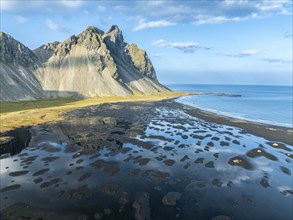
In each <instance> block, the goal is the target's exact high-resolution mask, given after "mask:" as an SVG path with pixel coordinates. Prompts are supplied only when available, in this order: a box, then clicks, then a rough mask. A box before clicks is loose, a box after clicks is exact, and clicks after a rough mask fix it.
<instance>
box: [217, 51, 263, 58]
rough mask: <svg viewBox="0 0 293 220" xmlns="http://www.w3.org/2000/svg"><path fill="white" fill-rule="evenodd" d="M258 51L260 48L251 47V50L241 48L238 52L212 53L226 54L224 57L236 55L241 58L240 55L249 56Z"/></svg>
mask: <svg viewBox="0 0 293 220" xmlns="http://www.w3.org/2000/svg"><path fill="white" fill-rule="evenodd" d="M259 52H260V50H257V49H252V50H243V51H241V52H239V53H235V54H233V53H214V55H220V56H226V57H238V58H242V57H250V56H253V55H256V54H258V53H259Z"/></svg>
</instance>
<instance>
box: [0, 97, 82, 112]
mask: <svg viewBox="0 0 293 220" xmlns="http://www.w3.org/2000/svg"><path fill="white" fill-rule="evenodd" d="M77 101H80V100H78V99H73V98H58V99H37V100H30V101H19V102H0V113H8V112H17V111H23V110H29V109H41V108H49V107H56V106H62V105H66V104H69V103H73V102H77Z"/></svg>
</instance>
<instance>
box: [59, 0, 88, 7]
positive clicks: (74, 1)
mask: <svg viewBox="0 0 293 220" xmlns="http://www.w3.org/2000/svg"><path fill="white" fill-rule="evenodd" d="M60 3H61V4H62V5H64V6H65V7H67V8H79V7H80V6H82V5H83V1H81V0H60Z"/></svg>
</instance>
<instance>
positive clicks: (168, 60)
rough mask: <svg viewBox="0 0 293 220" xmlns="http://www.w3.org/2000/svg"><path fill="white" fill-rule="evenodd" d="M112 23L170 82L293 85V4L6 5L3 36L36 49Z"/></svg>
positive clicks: (230, 0)
mask: <svg viewBox="0 0 293 220" xmlns="http://www.w3.org/2000/svg"><path fill="white" fill-rule="evenodd" d="M112 24H117V25H118V26H119V27H120V29H121V30H122V32H123V35H124V39H125V41H126V42H128V43H136V44H138V46H139V47H140V48H142V49H144V50H146V51H147V53H148V55H149V57H150V58H151V60H152V62H153V64H154V66H155V69H156V71H157V75H158V78H159V79H160V81H161V82H163V83H165V84H166V83H167V84H168V83H198V84H202V83H205V84H267V85H292V0H275V1H273V0H222V1H211V0H209V1H153V0H152V1H141V0H139V1H134V0H133V1H82V0H80V1H66V0H55V1H52V0H51V1H20V0H19V1H10V0H1V31H4V32H5V33H8V34H10V35H12V36H13V37H14V38H15V39H17V40H19V41H20V42H22V43H24V44H25V45H26V46H28V47H29V48H31V49H35V48H37V47H39V46H40V45H42V44H45V43H48V42H52V41H56V40H57V41H62V40H65V39H66V38H68V37H69V36H71V35H74V34H78V33H80V32H82V31H83V30H84V29H85V28H86V27H87V26H90V25H94V26H96V27H98V28H100V29H102V30H104V31H106V30H108V29H109V28H110V26H111V25H112Z"/></svg>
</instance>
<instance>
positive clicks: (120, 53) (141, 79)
mask: <svg viewBox="0 0 293 220" xmlns="http://www.w3.org/2000/svg"><path fill="white" fill-rule="evenodd" d="M0 46H1V51H2V52H4V53H1V67H2V66H3V68H2V69H3V70H4V71H1V79H2V80H1V85H2V84H3V86H1V89H2V90H3V92H2V93H1V98H0V100H2V101H18V100H29V99H36V98H46V97H48V93H47V94H45V91H56V92H54V93H52V92H51V93H50V92H49V94H50V95H49V97H51V96H53V97H59V95H60V96H61V97H67V96H70V97H71V96H72V93H74V94H78V97H80V96H82V97H95V96H100V97H101V96H130V95H137V94H139V95H142V94H149V95H153V94H158V93H161V92H168V91H170V90H169V89H168V88H167V87H165V86H163V85H161V84H160V83H159V81H158V79H157V76H156V72H155V69H154V67H153V65H152V63H151V61H150V59H149V57H148V55H147V53H146V52H145V51H144V50H141V49H139V48H138V47H137V45H135V44H128V43H126V42H124V38H123V35H122V31H121V30H120V29H119V28H118V26H115V25H114V26H112V27H111V28H110V30H109V31H107V32H103V31H101V30H99V29H98V28H96V27H93V26H90V27H88V28H87V29H86V30H85V31H83V32H82V33H80V34H78V35H76V36H75V35H73V36H71V37H69V38H68V39H66V40H65V41H63V42H53V43H48V44H45V45H43V46H41V47H39V48H37V49H35V50H34V51H33V52H32V51H31V50H30V49H29V48H27V47H25V46H24V45H23V44H21V43H20V42H18V41H16V40H14V39H13V38H12V37H11V36H10V35H6V34H4V33H3V34H2V33H1V45H0ZM2 62H3V64H2ZM2 72H3V73H2ZM57 91H60V93H58V92H57ZM74 96H75V95H74Z"/></svg>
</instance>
